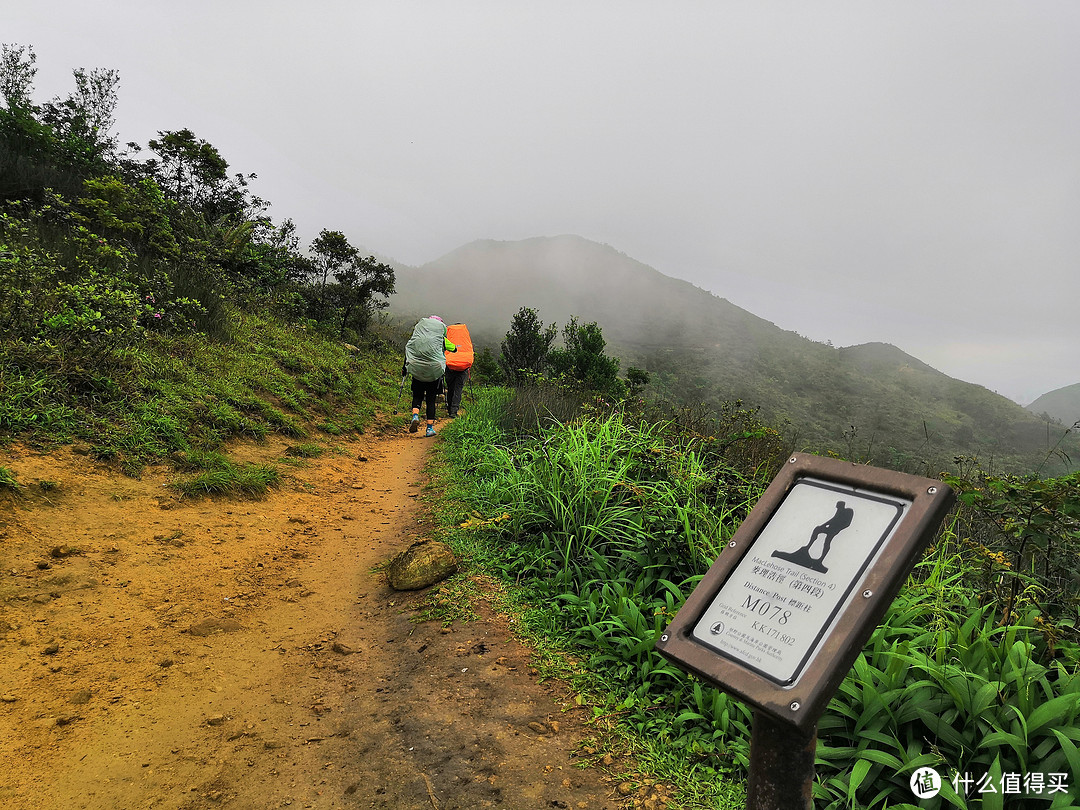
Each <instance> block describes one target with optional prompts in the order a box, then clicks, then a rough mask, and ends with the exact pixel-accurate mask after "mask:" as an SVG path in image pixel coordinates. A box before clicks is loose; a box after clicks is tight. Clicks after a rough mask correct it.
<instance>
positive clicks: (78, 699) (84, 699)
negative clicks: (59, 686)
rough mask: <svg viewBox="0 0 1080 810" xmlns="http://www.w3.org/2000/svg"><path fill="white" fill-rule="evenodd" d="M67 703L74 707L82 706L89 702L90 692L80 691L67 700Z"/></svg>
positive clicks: (87, 690)
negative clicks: (72, 704)
mask: <svg viewBox="0 0 1080 810" xmlns="http://www.w3.org/2000/svg"><path fill="white" fill-rule="evenodd" d="M68 702H69V703H74V704H75V705H76V706H82V705H84V704H86V703H89V702H90V690H89V689H80V690H79V691H78V692H76V693H75V694H74V695H72V696H71V697H70V698H69V699H68Z"/></svg>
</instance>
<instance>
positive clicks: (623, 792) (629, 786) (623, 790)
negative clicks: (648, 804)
mask: <svg viewBox="0 0 1080 810" xmlns="http://www.w3.org/2000/svg"><path fill="white" fill-rule="evenodd" d="M616 790H617V791H618V792H619V795H620V796H629V795H630V794H631V793H633V792H634V785H633V783H631V782H619V786H618V787H617V788H616Z"/></svg>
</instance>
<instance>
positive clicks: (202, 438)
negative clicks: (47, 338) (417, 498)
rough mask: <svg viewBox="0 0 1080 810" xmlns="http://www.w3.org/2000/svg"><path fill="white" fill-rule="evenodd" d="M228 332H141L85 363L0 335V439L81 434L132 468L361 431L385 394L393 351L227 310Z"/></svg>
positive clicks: (55, 440) (43, 442) (56, 439)
mask: <svg viewBox="0 0 1080 810" xmlns="http://www.w3.org/2000/svg"><path fill="white" fill-rule="evenodd" d="M230 320H231V323H230V330H229V332H230V338H229V339H228V340H212V339H210V338H208V337H206V336H205V335H201V334H190V335H185V336H175V337H166V336H162V335H150V336H148V337H147V339H146V340H144V341H143V342H142V343H140V344H139V345H137V346H136V347H134V348H124V349H122V350H117V351H116V352H114V353H113V354H112V355H110V357H109V358H108V361H107V362H104V363H103V365H102V366H101V367H100V368H98V369H97V370H95V371H93V372H90V371H87V370H85V369H81V368H78V367H75V368H68V367H63V366H57V365H55V364H48V363H45V364H42V363H39V362H37V361H35V360H34V359H33V358H30V357H27V356H25V354H24V353H23V352H22V350H21V349H20V347H18V346H15V345H13V344H5V343H2V342H0V441H2V440H5V439H6V440H11V439H12V438H14V437H19V438H21V439H22V440H24V441H28V442H30V443H31V444H35V445H38V446H42V447H49V446H55V445H57V444H64V443H69V442H84V443H87V444H89V445H90V447H91V450H92V452H93V454H94V455H95V456H96V457H97V458H99V459H109V460H113V461H116V462H118V463H119V464H120V465H121V466H122V468H123V469H124V470H125V471H127V472H129V473H131V474H137V473H138V471H139V470H140V469H141V467H142V466H143V465H145V464H146V463H148V462H151V461H156V460H160V459H162V458H164V457H166V456H168V455H170V454H173V453H176V452H186V451H190V450H195V449H203V450H206V449H209V450H214V449H219V448H221V447H223V446H224V445H225V444H226V443H227V442H228V441H230V440H233V439H238V438H254V439H262V438H265V437H266V436H268V435H270V434H279V435H283V436H286V437H288V438H292V439H300V440H303V439H305V438H306V437H307V436H308V435H309V433H310V432H311V430H312V429H316V428H317V429H319V430H321V431H323V432H325V433H329V434H331V435H341V434H343V433H346V432H349V431H356V430H363V429H364V428H365V427H367V426H368V425H370V424H371V422H372V420H373V418H374V413H375V410H376V407H377V405H378V406H379V407H385V404H386V403H389V402H390V401H391V399H392V397H393V394H394V393H395V391H396V389H395V387H394V385H395V383H396V382H397V381H396V380H395V379H394V377H395V374H396V369H395V366H396V365H397V363H398V362H399V359H398V357H396V356H395V355H394V353H392V352H390V351H389V350H387V349H385V348H382V349H372V350H370V351H369V352H367V353H365V354H361V355H357V354H354V353H351V352H349V351H348V350H346V349H345V348H344V347H343V346H342V345H341V344H340V343H339V342H338V341H335V340H331V339H328V338H325V337H323V336H321V335H319V334H316V333H312V332H308V331H305V330H303V329H300V328H294V327H289V326H285V325H283V324H281V323H279V322H277V321H275V320H273V319H270V318H265V317H261V316H257V315H252V314H246V313H243V312H240V311H233V312H232V313H231V315H230Z"/></svg>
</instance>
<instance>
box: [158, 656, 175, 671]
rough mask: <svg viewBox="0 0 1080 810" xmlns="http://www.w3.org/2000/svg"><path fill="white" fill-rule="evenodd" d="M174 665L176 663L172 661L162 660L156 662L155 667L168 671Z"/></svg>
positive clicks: (168, 659)
mask: <svg viewBox="0 0 1080 810" xmlns="http://www.w3.org/2000/svg"><path fill="white" fill-rule="evenodd" d="M175 663H176V662H175V661H173V660H172V659H171V658H162V659H161V660H160V661H158V662H157V665H158V666H159V667H161V668H162V669H168V668H169V667H171V666H172V665H173V664H175Z"/></svg>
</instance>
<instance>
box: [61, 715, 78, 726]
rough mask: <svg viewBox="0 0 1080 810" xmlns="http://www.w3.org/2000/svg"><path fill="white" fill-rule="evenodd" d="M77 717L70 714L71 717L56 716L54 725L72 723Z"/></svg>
mask: <svg viewBox="0 0 1080 810" xmlns="http://www.w3.org/2000/svg"><path fill="white" fill-rule="evenodd" d="M78 719H79V718H78V717H74V716H71V717H57V718H56V725H58V726H67V725H70V724H71V723H74V722H75V721H76V720H78Z"/></svg>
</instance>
